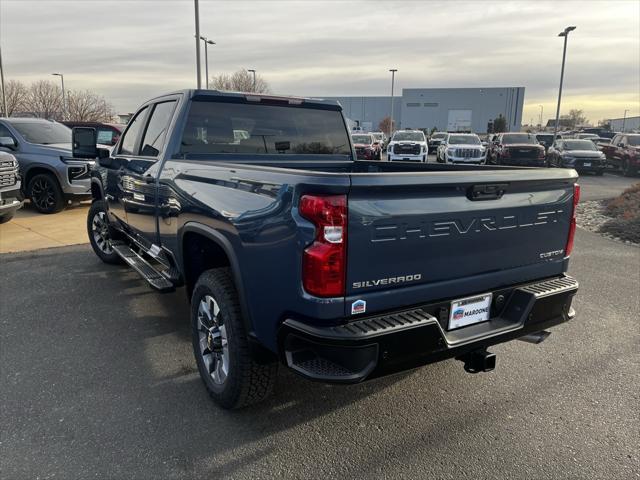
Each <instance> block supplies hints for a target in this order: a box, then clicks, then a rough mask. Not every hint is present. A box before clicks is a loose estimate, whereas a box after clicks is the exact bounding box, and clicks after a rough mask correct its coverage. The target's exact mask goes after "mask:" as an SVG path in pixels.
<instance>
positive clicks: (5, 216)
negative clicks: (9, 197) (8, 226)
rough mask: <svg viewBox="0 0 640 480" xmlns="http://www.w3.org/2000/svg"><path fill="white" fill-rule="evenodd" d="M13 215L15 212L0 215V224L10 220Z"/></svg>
mask: <svg viewBox="0 0 640 480" xmlns="http://www.w3.org/2000/svg"><path fill="white" fill-rule="evenodd" d="M14 215H15V213H13V212H12V213H7V214H6V215H3V216H1V217H0V224H2V223H7V222H8V221H10V220H11V219H12V218H13V216H14Z"/></svg>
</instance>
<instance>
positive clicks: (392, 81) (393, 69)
mask: <svg viewBox="0 0 640 480" xmlns="http://www.w3.org/2000/svg"><path fill="white" fill-rule="evenodd" d="M389 71H390V72H391V123H390V125H389V137H391V136H392V134H393V86H394V83H395V80H396V72H397V71H398V69H397V68H391V69H389Z"/></svg>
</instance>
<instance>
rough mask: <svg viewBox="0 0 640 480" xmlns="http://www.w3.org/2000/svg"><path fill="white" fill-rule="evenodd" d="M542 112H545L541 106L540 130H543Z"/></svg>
mask: <svg viewBox="0 0 640 480" xmlns="http://www.w3.org/2000/svg"><path fill="white" fill-rule="evenodd" d="M542 112H544V107H543V106H542V105H540V128H542Z"/></svg>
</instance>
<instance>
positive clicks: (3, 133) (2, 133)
mask: <svg viewBox="0 0 640 480" xmlns="http://www.w3.org/2000/svg"><path fill="white" fill-rule="evenodd" d="M0 137H9V138H13V139H14V140H15V138H14V137H13V135H12V134H11V132H10V131H9V129H8V128H7V127H5V126H4V123H0Z"/></svg>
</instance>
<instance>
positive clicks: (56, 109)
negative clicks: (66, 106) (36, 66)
mask: <svg viewBox="0 0 640 480" xmlns="http://www.w3.org/2000/svg"><path fill="white" fill-rule="evenodd" d="M26 110H28V111H29V112H31V113H32V114H33V115H35V116H36V117H40V118H48V119H52V120H61V119H62V111H63V106H62V92H61V91H60V88H59V87H58V86H57V85H55V84H54V83H53V82H50V81H48V80H39V81H37V82H35V83H32V84H31V87H29V94H28V95H27V100H26Z"/></svg>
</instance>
